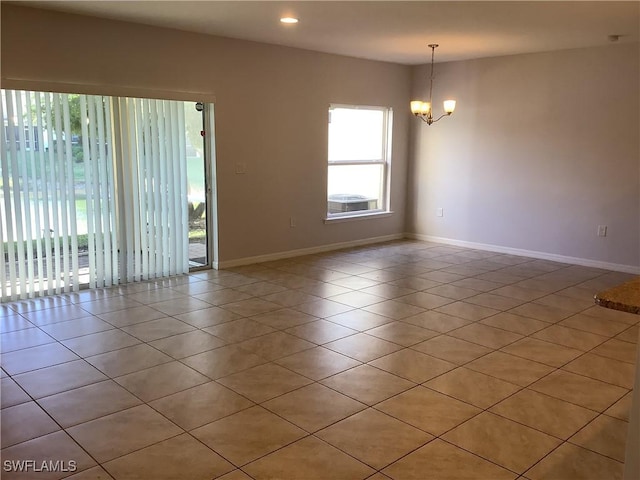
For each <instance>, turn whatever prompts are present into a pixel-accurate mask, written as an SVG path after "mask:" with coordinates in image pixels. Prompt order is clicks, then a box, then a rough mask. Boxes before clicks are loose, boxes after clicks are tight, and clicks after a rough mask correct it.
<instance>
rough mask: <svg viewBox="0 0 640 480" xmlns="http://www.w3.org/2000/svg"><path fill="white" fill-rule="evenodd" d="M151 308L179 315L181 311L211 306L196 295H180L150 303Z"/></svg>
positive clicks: (185, 311) (191, 310)
mask: <svg viewBox="0 0 640 480" xmlns="http://www.w3.org/2000/svg"><path fill="white" fill-rule="evenodd" d="M149 306H150V307H151V308H154V309H156V310H159V311H160V312H162V313H166V314H167V315H179V314H181V313H187V312H193V311H194V310H202V309H203V308H209V307H211V304H209V303H207V302H203V301H202V300H199V299H197V298H196V297H181V298H174V299H173V300H165V301H163V302H158V303H152V304H150V305H149Z"/></svg>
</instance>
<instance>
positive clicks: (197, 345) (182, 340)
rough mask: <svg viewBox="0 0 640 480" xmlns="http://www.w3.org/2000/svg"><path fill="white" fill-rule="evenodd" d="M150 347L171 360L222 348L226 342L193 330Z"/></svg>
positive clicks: (163, 339) (156, 342)
mask: <svg viewBox="0 0 640 480" xmlns="http://www.w3.org/2000/svg"><path fill="white" fill-rule="evenodd" d="M150 345H151V346H153V347H154V348H157V349H158V350H160V351H162V352H164V353H166V354H167V355H171V356H172V357H173V358H184V357H189V356H191V355H196V354H198V353H202V352H206V351H208V350H213V349H214V348H218V347H222V346H223V345H226V342H225V341H224V340H222V339H220V338H218V337H214V336H213V335H211V334H209V333H207V332H203V331H202V330H194V331H192V332H187V333H182V334H179V335H173V336H171V337H167V338H161V339H159V340H155V341H153V342H151V343H150Z"/></svg>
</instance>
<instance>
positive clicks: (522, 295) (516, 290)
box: [492, 285, 547, 302]
mask: <svg viewBox="0 0 640 480" xmlns="http://www.w3.org/2000/svg"><path fill="white" fill-rule="evenodd" d="M492 293H495V294H496V295H502V296H503V297H510V298H517V299H518V300H524V301H526V302H529V301H531V300H535V299H536V298H540V297H544V296H545V295H547V292H543V291H541V290H535V289H532V288H523V287H519V286H516V285H506V286H504V287H500V288H497V289H495V290H493V292H492Z"/></svg>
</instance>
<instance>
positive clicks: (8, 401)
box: [0, 377, 31, 408]
mask: <svg viewBox="0 0 640 480" xmlns="http://www.w3.org/2000/svg"><path fill="white" fill-rule="evenodd" d="M0 392H1V393H2V394H1V395H0V401H1V402H2V405H1V408H7V407H13V406H14V405H19V404H21V403H25V402H28V401H30V400H31V397H29V395H27V393H26V392H25V391H24V390H23V389H22V388H20V386H19V385H18V384H17V383H16V382H14V381H13V380H12V379H11V378H9V377H3V378H2V380H0Z"/></svg>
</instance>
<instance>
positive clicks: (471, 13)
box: [10, 0, 640, 64]
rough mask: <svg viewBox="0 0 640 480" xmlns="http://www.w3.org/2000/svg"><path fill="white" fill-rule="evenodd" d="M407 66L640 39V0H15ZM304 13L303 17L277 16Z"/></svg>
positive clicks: (34, 4) (54, 8)
mask: <svg viewBox="0 0 640 480" xmlns="http://www.w3.org/2000/svg"><path fill="white" fill-rule="evenodd" d="M10 3H20V4H22V5H26V6H32V7H39V8H47V9H53V10H62V11H67V12H75V13H80V14H85V15H92V16H98V17H106V18H112V19H119V20H126V21H131V22H137V23H144V24H149V25H157V26H163V27H170V28H176V29H180V30H188V31H193V32H200V33H207V34H212V35H220V36H225V37H232V38H241V39H246V40H254V41H258V42H265V43H272V44H278V45H287V46H291V47H298V48H304V49H308V50H316V51H321V52H329V53H337V54H341V55H349V56H353V57H361V58H369V59H375V60H383V61H389V62H396V63H403V64H421V63H427V62H428V61H429V59H430V51H429V49H428V47H427V44H428V43H439V44H440V48H439V49H438V50H437V51H436V61H450V60H464V59H471V58H481V57H492V56H500V55H511V54H518V53H528V52H539V51H549V50H560V49H567V48H578V47H587V46H596V45H605V44H607V43H608V42H609V40H608V39H607V36H608V35H612V34H615V35H624V36H622V37H621V38H620V40H619V42H631V41H635V42H637V41H638V39H639V30H640V14H639V12H640V2H637V1H623V2H618V1H599V2H598V1H584V2H583V1H568V2H562V1H548V2H538V1H534V2H521V1H498V2H484V1H473V2H467V1H441V2H437V1H408V2H405V1H397V2H396V1H355V2H344V1H322V2H321V1H289V2H283V1H137V0H128V1H35V2H32V1H30V2H10ZM285 15H291V16H295V17H298V18H299V19H300V22H299V23H298V24H297V25H283V24H281V23H280V22H279V18H280V17H282V16H285Z"/></svg>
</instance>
